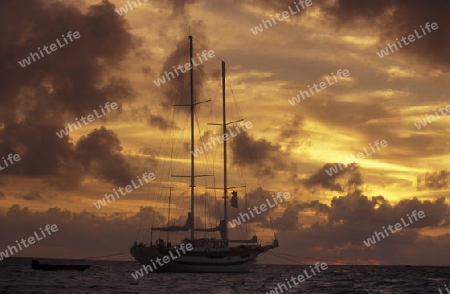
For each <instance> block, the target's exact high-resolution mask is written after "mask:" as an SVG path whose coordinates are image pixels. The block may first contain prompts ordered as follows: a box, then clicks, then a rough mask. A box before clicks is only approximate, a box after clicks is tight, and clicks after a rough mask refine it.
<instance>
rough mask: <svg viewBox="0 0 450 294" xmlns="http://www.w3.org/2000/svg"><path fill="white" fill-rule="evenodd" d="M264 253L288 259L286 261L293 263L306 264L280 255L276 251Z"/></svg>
mask: <svg viewBox="0 0 450 294" xmlns="http://www.w3.org/2000/svg"><path fill="white" fill-rule="evenodd" d="M266 254H269V255H272V256H274V257H277V258H282V259H285V260H288V261H293V262H295V263H299V264H301V265H306V266H307V264H305V263H303V262H301V261H297V260H294V259H290V258H288V257H284V256H280V255H278V254H277V253H276V252H266Z"/></svg>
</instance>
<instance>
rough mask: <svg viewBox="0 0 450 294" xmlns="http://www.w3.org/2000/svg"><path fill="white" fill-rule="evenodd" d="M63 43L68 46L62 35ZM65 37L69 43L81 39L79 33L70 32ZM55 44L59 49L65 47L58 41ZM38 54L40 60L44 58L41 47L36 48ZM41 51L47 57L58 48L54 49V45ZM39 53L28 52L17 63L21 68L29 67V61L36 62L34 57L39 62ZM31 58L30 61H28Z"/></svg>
mask: <svg viewBox="0 0 450 294" xmlns="http://www.w3.org/2000/svg"><path fill="white" fill-rule="evenodd" d="M62 37H63V39H64V42H65V43H66V45H68V44H69V42H67V40H66V38H65V37H64V35H62ZM66 37H67V38H68V39H69V40H70V42H73V39H72V37H73V38H74V39H75V40H76V39H79V38H81V35H80V33H79V32H74V33H73V35H72V31H69V32H67V35H66ZM56 43H58V45H59V48H62V47H64V46H66V45H63V44H61V42H60V41H59V39H56ZM48 48H50V50H51V51H48ZM38 50H39V53H41V56H42V58H44V57H45V55H44V53H42V50H41V47H38ZM43 50H44V51H45V53H47V55H50V54H52V52H55V51H56V50H58V47H56V44H51V45H50V46H44V47H43ZM39 53H33V52H30V56H29V57H28V58H27V59H23V60H22V61H19V64H20V66H21V67H22V68H24V67H25V66H27V65H31V59H33V62H36V59H35V57H36V58H37V59H38V60H39V59H41V57H39ZM30 57H31V59H30Z"/></svg>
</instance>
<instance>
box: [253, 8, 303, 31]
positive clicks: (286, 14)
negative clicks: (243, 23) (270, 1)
mask: <svg viewBox="0 0 450 294" xmlns="http://www.w3.org/2000/svg"><path fill="white" fill-rule="evenodd" d="M298 4H300V5H301V6H302V8H303V10H305V8H306V7H307V6H311V5H312V0H306V1H304V0H299V1H298ZM305 4H306V6H305ZM294 5H295V7H296V8H297V12H295V11H293V10H292V8H291V6H289V7H288V8H289V12H290V13H291V15H294V14H297V13H299V12H300V11H302V10H301V9H300V7H299V6H298V5H297V2H294ZM289 12H288V11H283V12H282V13H281V16H282V17H283V18H281V19H280V13H277V14H275V16H276V17H277V19H278V21H283V20H284V19H285V18H288V17H290V15H289ZM270 17H271V18H272V21H270V19H269V20H264V19H263V20H261V24H260V25H259V26H256V27H255V28H253V29H250V31H252V33H253V35H257V34H259V33H262V32H263V30H264V29H263V25H264V27H265V28H266V29H268V28H270V27H272V22H273V25H276V24H277V22H276V20H275V18H274V17H273V16H272V15H270ZM267 24H269V27H267Z"/></svg>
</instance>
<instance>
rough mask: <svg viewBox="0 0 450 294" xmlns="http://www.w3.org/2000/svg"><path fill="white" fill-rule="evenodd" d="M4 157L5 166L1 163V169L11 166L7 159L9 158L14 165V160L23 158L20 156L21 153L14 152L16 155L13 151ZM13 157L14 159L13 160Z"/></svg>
mask: <svg viewBox="0 0 450 294" xmlns="http://www.w3.org/2000/svg"><path fill="white" fill-rule="evenodd" d="M2 159H3V162H4V163H5V166H4V167H3V166H2V165H1V164H0V170H4V169H5V168H7V167H8V166H9V165H8V162H7V161H6V159H7V160H9V162H10V163H11V165H13V164H14V162H18V161H19V160H20V159H21V158H20V155H19V154H14V155H12V153H10V154H9V155H8V157H7V158H6V159H5V157H4V156H3V157H2ZM13 159H14V161H13Z"/></svg>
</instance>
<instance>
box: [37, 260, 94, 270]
mask: <svg viewBox="0 0 450 294" xmlns="http://www.w3.org/2000/svg"><path fill="white" fill-rule="evenodd" d="M90 267H91V265H85V264H68V265H66V264H42V263H40V262H39V261H38V260H36V259H34V260H33V261H32V262H31V268H32V269H34V270H42V271H84V270H86V269H88V268H90Z"/></svg>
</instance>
